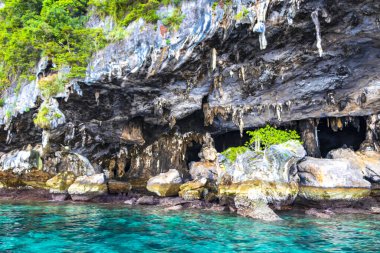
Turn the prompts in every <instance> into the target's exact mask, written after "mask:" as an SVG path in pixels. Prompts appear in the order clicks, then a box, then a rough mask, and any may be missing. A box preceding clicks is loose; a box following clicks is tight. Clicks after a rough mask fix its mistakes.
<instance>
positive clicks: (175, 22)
mask: <svg viewBox="0 0 380 253" xmlns="http://www.w3.org/2000/svg"><path fill="white" fill-rule="evenodd" d="M184 18H185V15H183V14H182V13H181V9H180V8H175V9H174V11H173V12H172V13H171V14H170V15H169V16H167V17H166V18H163V19H162V23H163V24H164V25H165V26H167V27H169V28H170V29H173V30H178V28H179V26H180V25H181V24H182V21H183V19H184Z"/></svg>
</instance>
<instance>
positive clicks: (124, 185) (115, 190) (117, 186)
mask: <svg viewBox="0 0 380 253" xmlns="http://www.w3.org/2000/svg"><path fill="white" fill-rule="evenodd" d="M130 190H132V185H131V184H130V183H128V182H122V181H116V180H110V181H108V192H109V193H111V194H120V193H128V192H129V191H130Z"/></svg>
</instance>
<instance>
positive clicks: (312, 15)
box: [311, 10, 323, 57]
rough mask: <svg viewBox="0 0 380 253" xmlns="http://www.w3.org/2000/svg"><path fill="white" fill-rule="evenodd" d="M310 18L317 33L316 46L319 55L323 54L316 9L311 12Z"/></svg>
mask: <svg viewBox="0 0 380 253" xmlns="http://www.w3.org/2000/svg"><path fill="white" fill-rule="evenodd" d="M311 18H312V19H313V22H314V25H315V31H316V33H317V35H316V36H317V48H318V52H319V56H320V57H322V56H323V49H322V39H321V25H320V23H319V18H318V10H315V11H313V12H312V13H311Z"/></svg>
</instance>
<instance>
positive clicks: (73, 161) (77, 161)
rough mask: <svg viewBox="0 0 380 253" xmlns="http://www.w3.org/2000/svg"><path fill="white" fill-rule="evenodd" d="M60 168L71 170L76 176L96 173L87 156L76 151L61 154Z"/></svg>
mask: <svg viewBox="0 0 380 253" xmlns="http://www.w3.org/2000/svg"><path fill="white" fill-rule="evenodd" d="M60 168H61V169H62V170H63V171H71V172H73V173H74V175H75V176H77V177H78V176H92V175H94V174H96V173H97V172H96V170H95V168H94V167H93V166H92V164H91V162H90V161H89V160H88V159H87V157H84V156H82V155H80V154H77V153H67V154H62V158H61V162H60Z"/></svg>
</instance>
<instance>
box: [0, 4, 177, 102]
mask: <svg viewBox="0 0 380 253" xmlns="http://www.w3.org/2000/svg"><path fill="white" fill-rule="evenodd" d="M3 2H4V4H5V6H4V8H1V9H0V95H1V94H3V92H4V91H5V90H6V89H7V88H8V87H10V86H11V84H13V83H14V82H15V81H16V80H18V81H19V83H23V82H24V81H31V80H34V78H35V74H36V73H34V70H35V67H36V64H37V62H38V60H39V59H41V57H43V56H47V58H48V59H49V60H52V61H53V63H54V64H55V66H56V69H55V71H57V70H60V69H62V68H64V67H68V68H70V70H71V71H70V73H68V74H67V79H66V80H65V81H68V80H70V79H72V78H81V77H84V76H85V73H86V68H87V65H88V60H89V59H90V57H91V55H92V54H93V53H94V52H95V51H97V50H99V49H101V48H103V47H104V46H105V45H106V43H107V42H113V41H118V40H120V39H123V38H125V36H126V35H127V34H126V33H127V32H126V31H125V30H124V29H123V26H127V25H128V24H130V23H131V22H132V21H134V20H136V19H139V18H143V19H145V20H146V21H147V22H156V21H157V20H158V19H159V18H160V17H159V16H158V14H157V10H158V8H159V7H160V6H162V5H168V4H174V5H175V6H178V4H179V3H180V2H181V0H139V1H135V0H28V1H26V0H4V1H3ZM89 9H91V10H94V11H95V12H96V13H98V14H100V15H103V16H106V15H110V16H112V17H113V18H114V20H115V21H116V23H117V24H118V25H117V28H116V29H115V30H113V31H111V32H110V33H109V34H107V36H106V35H105V34H104V33H103V30H102V29H97V28H88V27H86V22H87V21H88V18H89V13H88V11H87V10H89ZM90 14H91V13H90ZM161 18H164V20H163V22H164V23H166V24H167V25H168V26H170V28H173V29H177V28H178V27H179V25H180V24H181V22H182V20H183V18H184V16H183V15H181V11H180V9H179V8H175V10H174V12H173V13H172V14H171V15H169V16H168V17H161ZM106 37H107V39H106ZM45 88H46V87H45ZM55 88H56V87H55ZM53 90H54V89H53ZM55 92H56V90H55V91H52V90H50V88H49V89H48V90H47V91H46V93H47V95H49V96H51V95H52V94H54V93H55Z"/></svg>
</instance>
